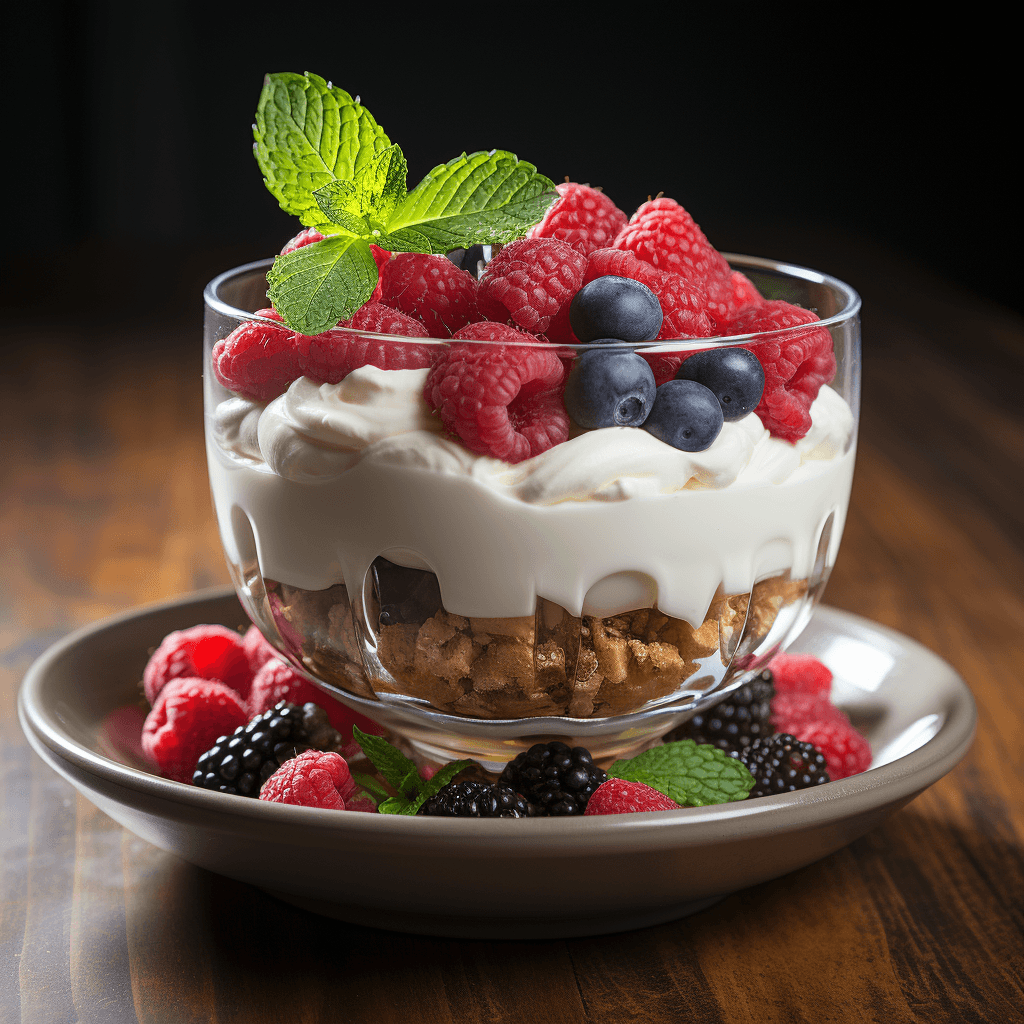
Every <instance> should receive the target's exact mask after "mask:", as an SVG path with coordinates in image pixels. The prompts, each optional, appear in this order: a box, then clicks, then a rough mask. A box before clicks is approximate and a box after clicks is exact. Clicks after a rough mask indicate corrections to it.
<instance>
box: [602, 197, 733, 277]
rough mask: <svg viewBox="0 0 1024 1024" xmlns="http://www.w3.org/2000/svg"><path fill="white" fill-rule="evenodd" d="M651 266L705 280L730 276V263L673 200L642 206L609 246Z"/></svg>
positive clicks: (648, 203) (655, 201) (662, 199)
mask: <svg viewBox="0 0 1024 1024" xmlns="http://www.w3.org/2000/svg"><path fill="white" fill-rule="evenodd" d="M612 244H613V246H614V248H616V249H627V250H629V251H630V252H632V253H633V254H634V255H635V256H636V257H637V259H640V260H643V261H644V262H645V263H650V264H651V266H652V267H657V268H658V269H660V270H668V271H672V272H674V273H677V274H682V275H683V276H684V277H694V276H696V277H697V278H698V279H700V280H702V281H703V280H707V279H708V278H710V277H711V276H713V275H715V274H723V275H728V274H730V273H731V270H730V268H729V264H728V263H727V262H726V261H725V259H724V257H722V256H721V255H720V254H719V253H718V251H717V250H716V249H715V248H714V247H713V246H712V245H711V243H710V242H709V241H708V240H707V238H705V236H704V232H703V231H701V229H700V228H699V227H698V226H697V225H696V223H694V220H693V218H692V217H691V216H690V215H689V214H688V213H687V212H686V210H684V209H683V208H682V207H681V206H680V205H679V204H678V203H677V202H676V201H675V200H674V199H668V198H660V199H654V200H652V201H650V202H647V203H644V204H643V205H642V206H641V207H640V208H639V209H638V210H637V211H636V213H634V214H633V216H632V217H631V218H630V220H629V223H628V224H627V225H626V226H625V227H624V228H623V229H622V230H621V231H620V232H619V234H618V237H617V238H616V239H615V241H614V242H613V243H612Z"/></svg>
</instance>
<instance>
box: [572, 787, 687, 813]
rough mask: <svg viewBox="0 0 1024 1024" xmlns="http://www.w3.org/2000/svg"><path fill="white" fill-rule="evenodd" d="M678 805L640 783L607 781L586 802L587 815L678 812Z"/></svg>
mask: <svg viewBox="0 0 1024 1024" xmlns="http://www.w3.org/2000/svg"><path fill="white" fill-rule="evenodd" d="M678 810H679V804H677V803H676V802H675V800H671V799H670V798H669V797H667V796H665V794H664V793H659V792H658V790H656V789H652V788H651V787H650V786H645V785H644V784H643V783H642V782H627V781H626V780H625V779H609V780H608V781H607V782H602V783H601V785H600V786H598V787H597V789H595V790H594V795H593V796H592V797H591V798H590V799H589V800H588V801H587V809H586V810H585V811H584V812H583V814H584V816H586V815H588V814H633V813H634V812H636V811H678Z"/></svg>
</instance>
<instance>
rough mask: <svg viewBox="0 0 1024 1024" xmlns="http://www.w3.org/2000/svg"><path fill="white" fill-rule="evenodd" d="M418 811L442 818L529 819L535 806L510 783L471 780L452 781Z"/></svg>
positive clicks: (418, 812)
mask: <svg viewBox="0 0 1024 1024" xmlns="http://www.w3.org/2000/svg"><path fill="white" fill-rule="evenodd" d="M416 813H417V814H431V815H436V816H438V817H442V818H529V817H531V816H532V815H533V808H531V807H530V805H529V804H528V803H527V802H526V800H524V799H523V798H522V797H521V796H520V795H519V794H518V793H517V792H516V791H515V790H514V789H511V788H509V787H508V786H502V785H501V784H500V783H497V784H495V783H490V782H478V781H472V780H470V781H466V782H449V783H448V785H447V786H445V787H443V788H442V789H440V790H438V791H437V792H436V793H435V794H434V795H433V796H432V797H431V798H430V799H429V800H427V801H426V803H424V804H423V806H422V807H421V808H420V809H419V810H418V811H417V812H416Z"/></svg>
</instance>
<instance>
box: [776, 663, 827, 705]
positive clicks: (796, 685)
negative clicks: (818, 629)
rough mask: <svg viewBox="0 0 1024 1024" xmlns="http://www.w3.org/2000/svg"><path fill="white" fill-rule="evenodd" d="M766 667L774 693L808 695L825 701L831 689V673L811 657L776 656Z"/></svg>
mask: <svg viewBox="0 0 1024 1024" xmlns="http://www.w3.org/2000/svg"><path fill="white" fill-rule="evenodd" d="M768 667H769V669H771V673H772V678H773V679H774V680H775V692H776V693H779V694H782V693H810V694H814V695H816V696H819V697H824V698H826V699H827V698H828V695H829V692H830V691H831V689H832V673H831V672H830V671H829V669H828V667H827V666H826V665H825V664H823V663H822V662H820V661H818V659H817V658H815V657H814V656H813V655H810V654H776V655H775V657H774V658H772V660H771V664H770V665H769V666H768Z"/></svg>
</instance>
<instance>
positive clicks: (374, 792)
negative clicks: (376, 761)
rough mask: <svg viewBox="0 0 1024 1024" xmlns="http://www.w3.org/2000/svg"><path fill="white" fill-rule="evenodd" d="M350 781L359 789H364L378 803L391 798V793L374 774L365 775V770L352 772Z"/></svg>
mask: <svg viewBox="0 0 1024 1024" xmlns="http://www.w3.org/2000/svg"><path fill="white" fill-rule="evenodd" d="M352 781H353V782H354V783H355V784H356V785H357V786H358V787H359V788H360V789H365V790H366V792H367V793H369V794H370V796H372V797H373V798H374V799H375V800H376V801H377V803H378V804H379V803H381V802H383V801H384V800H390V799H391V794H390V793H389V792H388V791H387V789H386V788H385V787H384V785H383V784H382V783H381V781H380V780H379V779H378V778H377V777H376V776H375V775H367V774H366V773H365V772H353V773H352Z"/></svg>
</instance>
